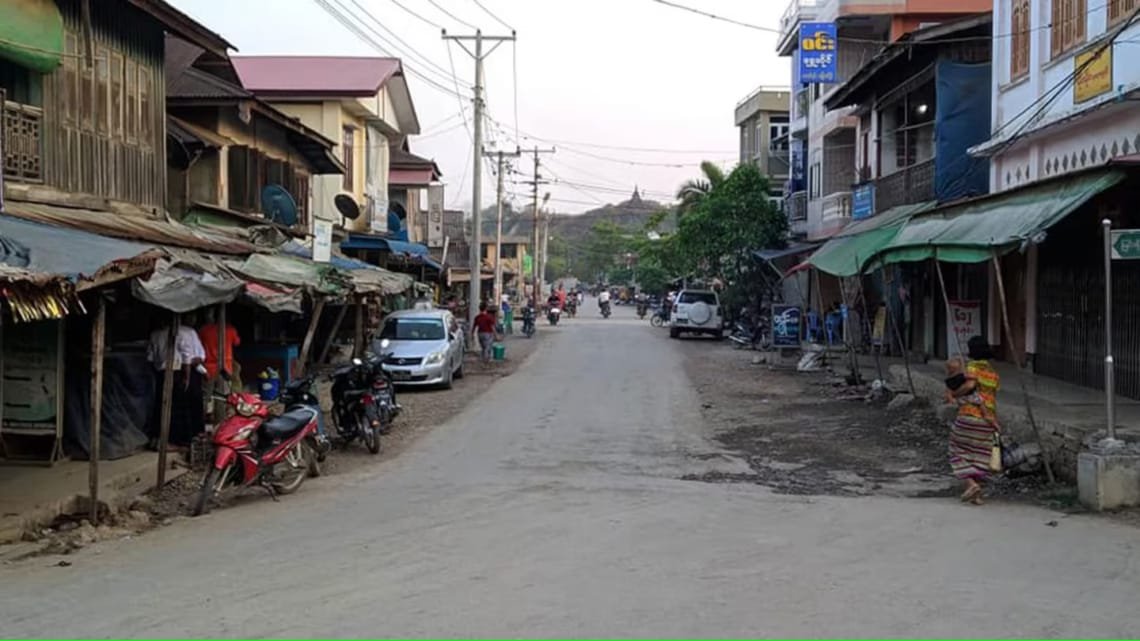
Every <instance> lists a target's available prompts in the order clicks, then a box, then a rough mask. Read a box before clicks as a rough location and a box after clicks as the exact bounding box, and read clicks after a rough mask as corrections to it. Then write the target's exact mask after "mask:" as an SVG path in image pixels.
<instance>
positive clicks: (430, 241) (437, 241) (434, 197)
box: [425, 183, 443, 247]
mask: <svg viewBox="0 0 1140 641" xmlns="http://www.w3.org/2000/svg"><path fill="white" fill-rule="evenodd" d="M427 194H428V224H427V238H426V239H425V240H427V246H428V247H443V185H442V184H440V183H436V184H433V185H428V189H427Z"/></svg>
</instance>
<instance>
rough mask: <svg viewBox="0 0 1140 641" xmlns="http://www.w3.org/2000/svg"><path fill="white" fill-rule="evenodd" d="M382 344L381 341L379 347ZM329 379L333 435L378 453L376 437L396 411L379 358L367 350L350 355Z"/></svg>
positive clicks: (387, 425)
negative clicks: (330, 382) (360, 356)
mask: <svg viewBox="0 0 1140 641" xmlns="http://www.w3.org/2000/svg"><path fill="white" fill-rule="evenodd" d="M385 343H386V340H385V341H381V346H382V348H386V347H387V345H386V344H385ZM330 378H331V379H332V383H333V385H332V402H333V408H332V409H333V411H332V415H333V421H335V424H336V431H337V435H338V436H340V438H341V440H342V441H343V442H344V443H345V445H348V444H350V443H352V442H353V441H355V440H357V439H360V441H361V442H362V443H364V446H365V447H367V448H368V451H369V452H371V453H372V454H378V453H379V452H380V436H381V435H382V434H385V433H387V432H388V430H389V429H390V427H391V424H392V419H393V418H394V416H395V413H396V412H397V410H398V406H397V405H396V402H395V392H394V387H393V385H392V381H391V380H390V379H389V378H388V374H387V373H386V372H385V371H384V368H383V357H382V356H381V355H378V354H373V353H371V352H370V353H368V354H366V355H365V357H364V358H363V359H360V358H354V359H352V362H351V363H350V364H348V365H345V366H344V367H341V368H339V369H337V370H336V371H334V372H333V373H332V375H331V377H330Z"/></svg>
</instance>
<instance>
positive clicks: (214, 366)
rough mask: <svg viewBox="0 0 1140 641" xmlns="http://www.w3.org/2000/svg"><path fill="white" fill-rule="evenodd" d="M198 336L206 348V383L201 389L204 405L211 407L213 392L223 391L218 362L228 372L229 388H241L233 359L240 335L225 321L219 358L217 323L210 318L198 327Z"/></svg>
mask: <svg viewBox="0 0 1140 641" xmlns="http://www.w3.org/2000/svg"><path fill="white" fill-rule="evenodd" d="M198 337H199V338H200V339H201V340H202V347H204V348H205V350H206V360H205V362H204V363H203V364H204V365H205V366H206V380H207V383H206V385H204V386H203V389H204V390H205V393H204V395H205V397H206V398H205V401H206V407H207V408H211V407H213V403H212V402H211V401H212V400H213V393H214V392H215V391H218V392H222V391H223V390H222V387H223V383H222V381H223V379H222V378H221V377H220V376H219V375H218V374H219V372H218V364H219V362H220V363H221V364H222V369H224V370H225V371H227V372H229V375H230V388H231V389H233V390H240V389H242V385H241V370H240V369H239V366H238V364H237V362H236V361H235V360H234V347H237V346H239V345H241V337H240V336H238V332H237V330H236V329H234V326H233V325H230V324H229V323H226V337H225V352H224V353H223V354H222V357H221V359H219V358H218V324H217V323H216V322H215V321H214V319H213V318H210V319H209V320H208V321H207V322H206V324H205V325H203V326H202V327H201V328H199V329H198ZM211 413H212V412H211Z"/></svg>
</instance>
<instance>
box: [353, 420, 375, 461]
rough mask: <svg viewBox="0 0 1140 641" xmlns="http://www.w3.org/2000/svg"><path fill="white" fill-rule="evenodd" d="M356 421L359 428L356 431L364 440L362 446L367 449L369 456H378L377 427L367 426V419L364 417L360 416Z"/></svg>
mask: <svg viewBox="0 0 1140 641" xmlns="http://www.w3.org/2000/svg"><path fill="white" fill-rule="evenodd" d="M356 420H357V421H359V423H358V425H359V427H358V428H357V429H359V430H360V433H361V435H362V438H363V440H364V446H365V447H367V448H368V453H369V454H379V453H380V428H379V427H372V426H371V425H369V424H368V418H367V417H365V416H360V417H358V418H357V419H356Z"/></svg>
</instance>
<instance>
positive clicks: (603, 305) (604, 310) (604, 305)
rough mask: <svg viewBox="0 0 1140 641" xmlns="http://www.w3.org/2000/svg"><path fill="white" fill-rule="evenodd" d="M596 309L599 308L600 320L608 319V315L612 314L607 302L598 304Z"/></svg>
mask: <svg viewBox="0 0 1140 641" xmlns="http://www.w3.org/2000/svg"><path fill="white" fill-rule="evenodd" d="M598 307H600V308H601V311H602V318H609V317H610V314H611V313H612V312H610V303H609V301H606V302H604V303H598Z"/></svg>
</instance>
